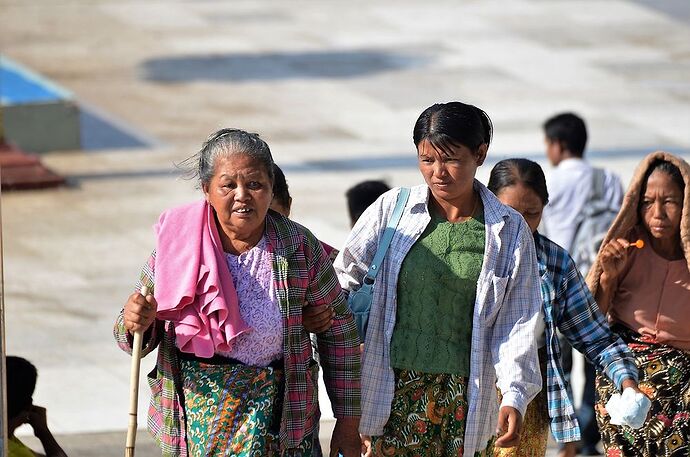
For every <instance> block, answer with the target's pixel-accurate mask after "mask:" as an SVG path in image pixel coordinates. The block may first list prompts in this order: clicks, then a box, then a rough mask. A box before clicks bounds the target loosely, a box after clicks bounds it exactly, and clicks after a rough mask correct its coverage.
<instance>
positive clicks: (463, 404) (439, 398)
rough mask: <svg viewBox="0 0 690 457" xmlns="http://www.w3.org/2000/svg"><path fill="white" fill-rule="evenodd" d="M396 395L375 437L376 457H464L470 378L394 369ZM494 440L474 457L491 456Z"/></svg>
mask: <svg viewBox="0 0 690 457" xmlns="http://www.w3.org/2000/svg"><path fill="white" fill-rule="evenodd" d="M395 380H396V385H395V394H394V396H393V404H392V407H391V415H390V417H389V419H388V422H387V423H386V426H385V428H384V430H383V435H381V436H374V437H372V442H371V447H372V450H373V455H374V456H377V457H378V456H395V457H402V456H405V457H418V456H419V457H432V456H439V457H440V456H444V457H445V456H453V457H456V456H462V455H463V453H464V447H463V446H464V441H465V420H466V417H467V378H465V377H462V376H459V375H454V374H429V373H421V372H418V371H413V370H398V369H395ZM492 453H493V440H491V442H490V443H488V446H487V448H486V449H484V450H483V451H482V452H477V453H475V457H480V456H481V457H484V456H491V455H492Z"/></svg>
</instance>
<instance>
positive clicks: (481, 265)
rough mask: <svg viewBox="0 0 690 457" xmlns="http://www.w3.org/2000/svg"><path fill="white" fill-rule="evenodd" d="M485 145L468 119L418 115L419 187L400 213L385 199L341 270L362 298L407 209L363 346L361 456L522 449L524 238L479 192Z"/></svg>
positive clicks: (532, 310)
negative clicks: (386, 239)
mask: <svg viewBox="0 0 690 457" xmlns="http://www.w3.org/2000/svg"><path fill="white" fill-rule="evenodd" d="M491 132H492V126H491V121H490V120H489V117H488V115H487V114H486V113H485V112H484V111H482V110H481V109H479V108H477V107H475V106H472V105H468V104H465V103H460V102H451V103H445V104H437V105H433V106H431V107H429V108H428V109H426V110H425V111H424V112H423V113H422V114H421V115H420V117H419V119H418V120H417V123H416V125H415V127H414V133H413V140H414V144H415V146H416V149H417V159H418V166H419V171H420V172H421V174H422V176H423V177H424V181H425V184H423V185H420V186H416V187H413V188H412V189H411V190H410V192H409V198H408V199H407V201H406V202H405V201H404V199H403V203H404V206H399V205H398V201H399V199H398V196H399V195H400V194H402V195H404V194H405V193H406V192H403V191H402V190H401V189H400V188H396V189H393V190H391V191H389V192H387V193H385V194H383V195H382V196H381V197H380V198H379V199H378V200H377V201H376V202H375V203H374V204H373V205H372V206H370V207H369V208H368V209H367V210H366V211H365V212H364V214H362V216H361V217H360V219H359V220H358V221H357V223H356V224H355V226H354V228H353V229H352V232H351V233H350V236H349V238H348V240H347V242H346V243H345V247H344V248H343V250H342V251H341V252H340V255H339V256H338V257H337V258H336V261H335V264H334V266H335V268H336V271H337V273H338V277H339V279H340V283H341V285H342V286H343V288H344V289H346V290H347V291H348V292H349V293H350V294H353V293H355V292H356V291H359V290H361V289H362V285H363V283H364V282H365V281H363V278H364V276H365V274H367V271H368V270H369V266H370V265H371V263H372V260H373V259H374V258H375V253H376V252H377V247H378V245H379V244H380V243H381V239H382V237H383V236H385V235H383V234H384V233H390V232H389V231H388V230H386V226H387V225H388V223H389V220H390V219H391V218H392V217H391V215H392V214H393V213H394V208H396V207H398V208H403V210H402V216H401V218H400V221H399V223H398V224H397V228H396V229H395V232H394V234H393V237H392V241H391V243H390V249H389V250H388V252H387V254H386V256H385V260H384V261H383V263H382V264H381V265H380V268H377V270H380V271H379V272H378V276H377V279H376V283H375V284H374V286H373V299H372V302H371V308H370V315H369V319H368V328H367V330H366V337H365V340H364V355H363V361H362V362H363V366H362V420H361V423H360V432H361V433H363V434H365V435H370V436H371V442H370V444H369V449H368V454H367V455H375V456H417V455H424V456H449V455H453V456H461V455H463V454H464V455H467V456H474V455H491V453H492V448H493V446H494V443H495V445H496V446H499V447H500V446H512V445H515V444H516V443H517V442H518V439H519V430H520V428H521V424H522V417H523V416H524V414H525V408H526V407H527V404H528V403H529V402H530V400H532V398H534V397H535V396H536V395H537V393H538V392H539V390H540V388H541V376H540V375H539V359H538V356H537V347H536V344H535V329H536V326H537V322H538V321H539V320H540V319H541V315H540V309H541V297H540V294H539V274H538V270H537V259H536V253H535V250H534V241H533V238H532V233H531V232H530V230H529V227H528V226H527V224H526V223H525V221H524V220H523V219H522V217H521V216H520V215H519V214H518V213H517V212H515V211H514V210H512V209H510V208H508V207H507V206H504V205H502V204H501V203H500V202H499V201H498V200H497V199H496V197H495V196H494V195H493V193H491V191H489V190H488V189H487V188H486V187H484V186H483V185H482V184H481V183H479V182H478V181H477V180H476V179H475V174H476V171H477V168H478V167H479V166H481V165H482V164H483V162H484V160H485V158H486V154H487V150H488V147H489V143H490V142H491ZM395 214H396V215H397V214H398V211H395ZM376 257H378V256H376ZM357 295H359V294H357ZM497 381H498V386H499V388H500V390H501V392H502V394H503V400H502V403H501V405H500V408H499V405H498V402H497V396H496V382H497ZM497 426H498V435H500V436H498V437H497V436H496V435H497Z"/></svg>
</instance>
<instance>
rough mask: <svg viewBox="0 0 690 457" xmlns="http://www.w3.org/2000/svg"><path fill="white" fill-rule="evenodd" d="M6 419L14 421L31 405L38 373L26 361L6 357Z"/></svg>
mask: <svg viewBox="0 0 690 457" xmlns="http://www.w3.org/2000/svg"><path fill="white" fill-rule="evenodd" d="M5 363H6V365H5V366H6V369H7V370H6V371H7V372H6V377H7V417H8V419H14V418H16V417H17V416H19V414H20V413H21V412H22V411H25V410H26V409H28V408H29V407H30V406H31V405H32V404H33V394H34V389H35V388H36V378H37V377H38V372H37V371H36V367H35V366H34V365H33V364H32V363H31V362H29V361H28V360H26V359H23V358H21V357H15V356H11V355H8V356H7V359H6V362H5Z"/></svg>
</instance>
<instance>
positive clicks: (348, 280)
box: [333, 195, 397, 295]
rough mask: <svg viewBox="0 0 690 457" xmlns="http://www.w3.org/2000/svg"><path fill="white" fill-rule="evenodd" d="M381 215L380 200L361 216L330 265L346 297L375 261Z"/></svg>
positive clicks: (356, 287) (358, 286) (382, 211)
mask: <svg viewBox="0 0 690 457" xmlns="http://www.w3.org/2000/svg"><path fill="white" fill-rule="evenodd" d="M396 198H397V195H396ZM383 214H384V208H383V199H382V198H380V199H379V200H377V201H376V202H375V203H374V204H372V205H371V206H369V207H368V208H367V209H366V210H365V211H364V213H362V215H361V216H360V218H359V219H358V220H357V222H356V223H355V225H354V227H352V230H351V231H350V234H349V235H348V237H347V240H346V241H345V246H344V247H343V249H342V250H341V251H340V253H339V254H338V256H337V257H336V259H335V261H334V262H333V267H334V268H335V272H336V275H337V276H338V281H339V282H340V286H341V287H342V288H343V290H344V291H345V294H346V295H348V294H349V293H350V292H354V291H356V290H358V289H359V288H360V286H361V284H362V279H363V278H364V275H365V274H366V273H367V270H368V269H369V265H370V264H371V262H372V261H373V260H374V256H375V255H376V249H377V248H378V241H379V235H380V231H381V224H380V222H379V221H381V220H383Z"/></svg>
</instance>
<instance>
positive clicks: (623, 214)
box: [587, 152, 690, 457]
mask: <svg viewBox="0 0 690 457" xmlns="http://www.w3.org/2000/svg"><path fill="white" fill-rule="evenodd" d="M689 192H690V165H688V163H687V162H686V161H684V160H683V159H681V158H679V157H676V156H674V155H672V154H669V153H666V152H654V153H652V154H650V155H648V156H647V157H646V158H645V159H644V160H643V161H642V162H641V163H640V165H639V166H638V168H637V171H636V172H635V175H634V176H633V179H632V181H631V183H630V187H629V188H628V191H627V192H626V194H625V197H624V199H623V206H622V207H621V210H620V212H619V214H618V217H617V218H616V220H615V221H614V223H613V224H612V225H611V228H610V230H609V232H608V234H607V235H606V238H605V239H604V242H603V244H602V247H601V249H600V251H599V256H598V257H597V261H596V262H595V264H594V265H593V267H592V269H591V270H590V273H589V275H587V283H588V284H589V285H590V288H591V289H592V291H593V293H594V294H595V297H596V298H597V302H598V303H599V307H600V308H601V310H602V311H603V312H604V313H608V315H609V319H610V321H611V322H612V330H613V331H614V332H616V333H617V334H619V335H620V336H621V338H622V339H623V341H625V342H626V343H627V344H628V347H629V348H630V350H631V351H632V352H633V354H634V355H635V362H636V364H637V367H638V370H639V377H640V389H641V390H642V391H643V392H644V393H645V394H646V395H647V396H648V397H649V398H650V399H651V401H652V406H651V410H650V414H649V416H648V418H647V420H646V421H645V422H644V425H643V426H642V428H640V429H638V430H634V429H632V428H630V427H627V426H621V425H614V424H612V423H611V417H610V415H609V413H608V411H607V410H606V403H607V401H608V400H609V398H610V397H611V395H612V394H613V393H615V388H614V386H613V385H612V384H611V382H610V381H609V380H608V379H606V378H605V377H602V376H598V377H597V392H598V394H599V401H598V404H597V408H596V409H597V422H598V423H599V429H600V432H601V439H602V442H603V443H604V448H605V449H606V453H607V455H616V456H618V455H639V456H643V457H652V456H680V455H683V456H687V455H689V454H690V325H688V316H689V315H690V195H689ZM637 240H642V242H643V243H644V247H642V248H641V249H640V248H639V244H637V243H636V242H637Z"/></svg>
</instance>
